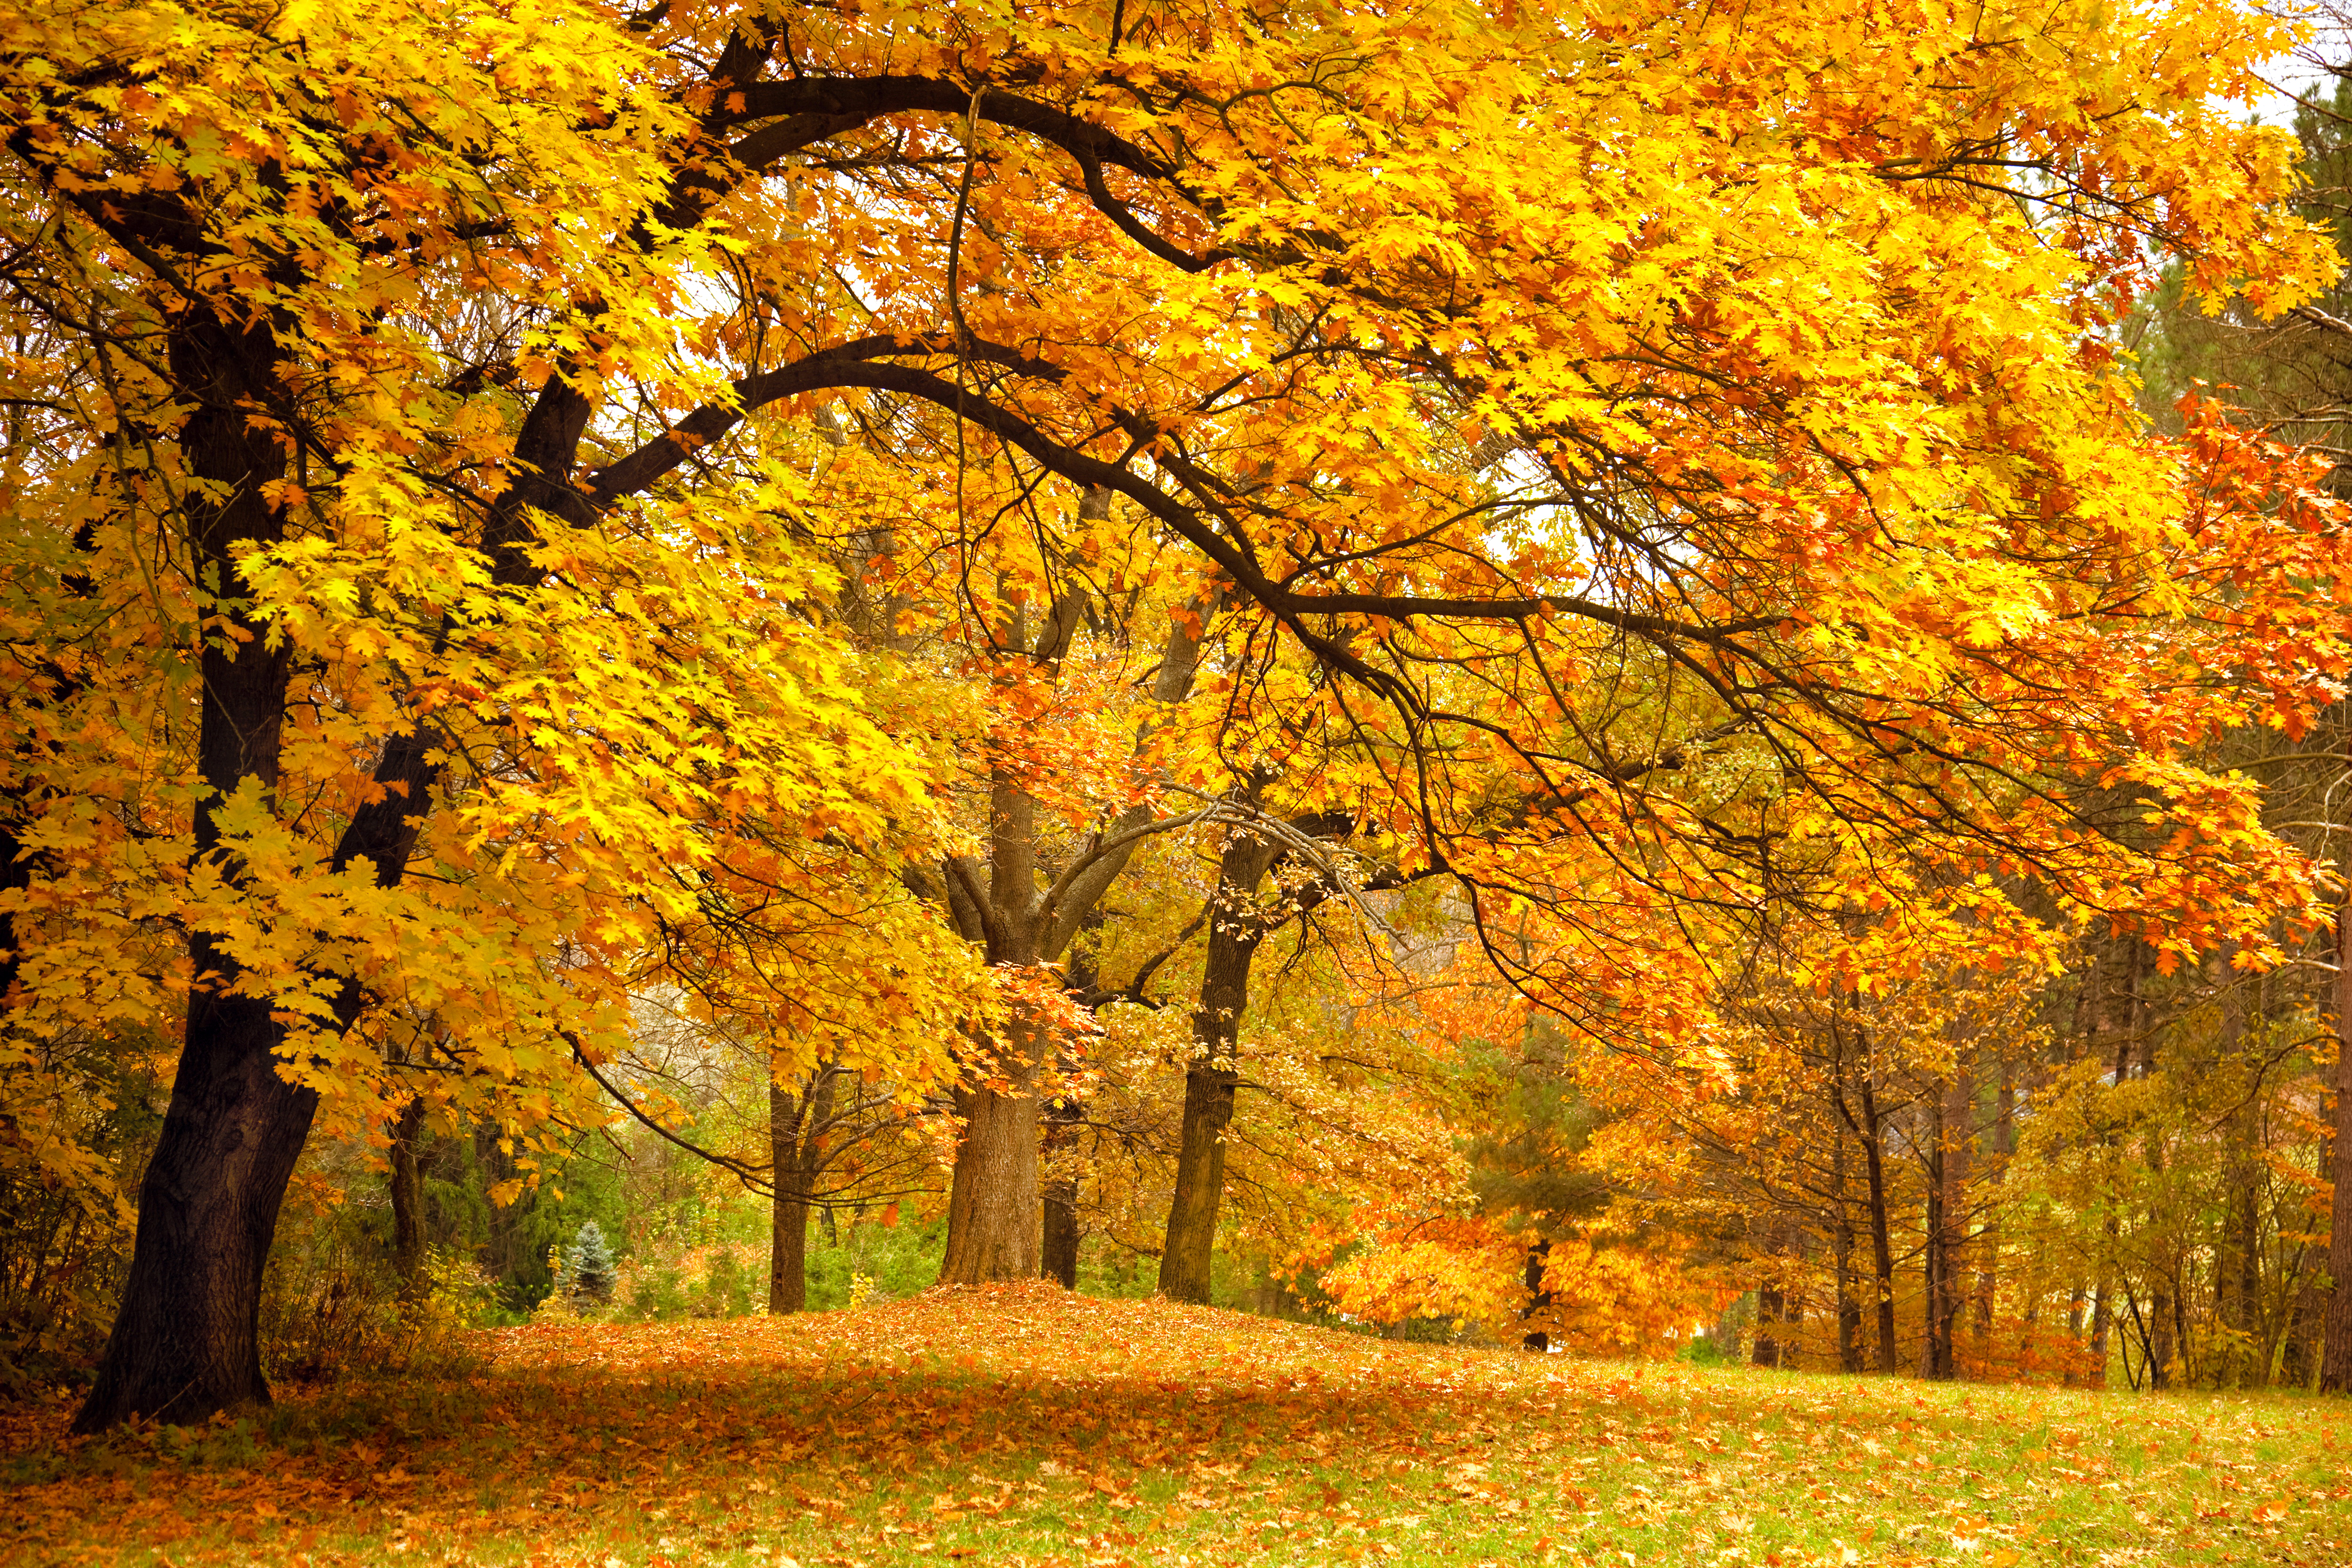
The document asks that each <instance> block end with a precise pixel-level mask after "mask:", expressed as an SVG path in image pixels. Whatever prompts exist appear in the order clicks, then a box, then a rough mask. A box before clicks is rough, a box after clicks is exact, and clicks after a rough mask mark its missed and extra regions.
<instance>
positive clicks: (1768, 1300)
mask: <svg viewBox="0 0 2352 1568" xmlns="http://www.w3.org/2000/svg"><path fill="white" fill-rule="evenodd" d="M1787 1300H1788V1295H1787V1292H1785V1291H1784V1290H1782V1289H1781V1288H1780V1281H1779V1280H1778V1279H1773V1280H1769V1281H1768V1282H1766V1283H1765V1284H1762V1285H1759V1286H1758V1287H1757V1289H1756V1343H1755V1345H1754V1346H1753V1347H1752V1348H1751V1349H1750V1351H1749V1352H1748V1364H1749V1365H1751V1366H1779V1365H1780V1333H1779V1329H1780V1317H1781V1313H1782V1311H1783V1310H1784V1308H1785V1306H1786V1303H1787Z"/></svg>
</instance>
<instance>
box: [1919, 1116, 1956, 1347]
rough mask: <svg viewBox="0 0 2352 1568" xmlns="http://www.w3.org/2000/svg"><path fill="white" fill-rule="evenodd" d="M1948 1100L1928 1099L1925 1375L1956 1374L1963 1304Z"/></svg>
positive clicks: (1922, 1256)
mask: <svg viewBox="0 0 2352 1568" xmlns="http://www.w3.org/2000/svg"><path fill="white" fill-rule="evenodd" d="M1945 1099H1946V1096H1945V1094H1943V1093H1941V1092H1939V1093H1937V1095H1936V1096H1934V1097H1933V1098H1932V1099H1931V1100H1929V1102H1928V1103H1929V1105H1930V1106H1931V1107H1932V1110H1931V1111H1930V1118H1931V1120H1930V1121H1929V1125H1928V1135H1927V1226H1926V1228H1925V1234H1924V1235H1923V1236H1922V1237H1921V1238H1920V1239H1921V1247H1920V1261H1921V1265H1922V1268H1923V1269H1924V1272H1925V1276H1926V1279H1925V1284H1926V1287H1927V1289H1926V1297H1925V1300H1924V1304H1923V1310H1924V1312H1925V1314H1926V1319H1927V1321H1926V1325H1925V1326H1926V1329H1927V1332H1926V1334H1925V1336H1924V1337H1923V1339H1922V1342H1921V1343H1920V1346H1919V1375H1920V1376H1921V1377H1927V1378H1948V1377H1950V1376H1951V1375H1952V1319H1953V1316H1954V1314H1955V1313H1956V1312H1957V1311H1958V1307H1959V1303H1958V1300H1955V1299H1954V1295H1953V1290H1952V1246H1951V1242H1952V1221H1951V1193H1950V1190H1949V1189H1948V1187H1947V1185H1946V1184H1945V1177H1946V1174H1947V1173H1948V1168H1949V1165H1950V1153H1951V1151H1950V1145H1949V1136H1948V1124H1947V1122H1946V1120H1945V1115H1944V1110H1945Z"/></svg>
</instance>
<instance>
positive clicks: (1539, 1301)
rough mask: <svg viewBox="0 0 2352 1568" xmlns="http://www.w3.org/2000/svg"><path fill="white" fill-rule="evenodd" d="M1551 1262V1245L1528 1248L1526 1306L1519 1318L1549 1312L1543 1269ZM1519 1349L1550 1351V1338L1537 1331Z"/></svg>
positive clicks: (1547, 1291) (1548, 1293) (1539, 1244)
mask: <svg viewBox="0 0 2352 1568" xmlns="http://www.w3.org/2000/svg"><path fill="white" fill-rule="evenodd" d="M1550 1261H1551V1243H1550V1242H1549V1241H1548V1240H1547V1241H1538V1242H1537V1243H1535V1244H1534V1245H1533V1246H1531V1247H1528V1274H1527V1287H1528V1305H1527V1309H1526V1310H1524V1311H1523V1312H1521V1313H1520V1314H1519V1315H1520V1316H1521V1317H1526V1318H1531V1317H1534V1316H1536V1315H1537V1314H1538V1313H1542V1312H1549V1310H1551V1292H1550V1291H1549V1290H1547V1289H1544V1268H1545V1266H1546V1265H1547V1264H1549V1262H1550ZM1519 1345H1520V1348H1521V1349H1523V1350H1531V1351H1546V1352H1549V1350H1550V1349H1551V1336H1550V1335H1549V1334H1548V1333H1546V1332H1545V1331H1543V1330H1541V1329H1538V1330H1536V1331H1534V1332H1532V1333H1530V1334H1528V1336H1527V1337H1526V1338H1524V1339H1522V1340H1521V1341H1520V1342H1519Z"/></svg>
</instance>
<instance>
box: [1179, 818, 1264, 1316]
mask: <svg viewBox="0 0 2352 1568" xmlns="http://www.w3.org/2000/svg"><path fill="white" fill-rule="evenodd" d="M1274 858H1275V850H1274V847H1273V846H1272V845H1270V844H1268V843H1265V841H1263V840H1261V839H1257V838H1255V837H1250V836H1248V835H1247V834H1245V833H1243V832H1241V831H1239V830H1235V831H1234V832H1233V833H1232V835H1231V836H1230V837H1227V839H1226V840H1225V847H1224V853H1223V857H1222V858H1220V859H1219V862H1218V866H1217V887H1216V891H1215V892H1214V893H1213V895H1212V897H1213V900H1214V907H1213V910H1212V911H1211V913H1210V916H1209V948H1208V953H1207V956H1206V958H1205V960H1204V962H1203V963H1202V971H1201V1000H1200V1005H1198V1006H1197V1007H1195V1008H1194V1009H1193V1010H1192V1063H1191V1065H1190V1066H1189V1067H1188V1068H1186V1070H1185V1073H1184V1127H1183V1142H1182V1144H1181V1147H1180V1148H1179V1149H1178V1152H1177V1155H1176V1192H1175V1195H1174V1197H1173V1198H1172V1199H1171V1202H1170V1204H1169V1206H1168V1235H1167V1240H1166V1244H1165V1245H1164V1246H1163V1247H1161V1249H1160V1294H1161V1295H1162V1296H1165V1297H1166V1298H1168V1300H1171V1301H1206V1300H1208V1299H1209V1268H1210V1262H1211V1259H1212V1258H1213V1256H1214V1253H1215V1248H1216V1243H1217V1208H1218V1205H1220V1204H1221V1203H1222V1202H1223V1198H1224V1192H1225V1129H1226V1127H1227V1126H1229V1125H1230V1124H1231V1123H1232V1121H1233V1119H1234V1084H1235V1083H1236V1082H1237V1081H1238V1080H1239V1078H1240V1075H1239V1074H1238V1073H1237V1072H1235V1071H1234V1065H1233V1064H1234V1047H1235V1045H1236V1043H1237V1041H1238V1040H1239V1038H1240V1035H1241V1023H1242V1015H1243V1013H1244V1011H1245V1010H1246V1009H1247V1008H1248V1006H1249V972H1250V963H1251V961H1252V960H1253V959H1255V957H1256V956H1257V949H1258V944H1259V943H1260V942H1264V941H1265V932H1266V927H1265V921H1264V919H1263V917H1261V916H1260V914H1259V913H1258V911H1257V910H1256V909H1255V906H1254V905H1253V904H1252V902H1251V899H1252V896H1253V895H1254V894H1255V892H1256V890H1257V885H1258V883H1259V882H1261V881H1263V880H1264V879H1265V873H1266V869H1267V868H1269V867H1270V866H1272V865H1273V864H1274Z"/></svg>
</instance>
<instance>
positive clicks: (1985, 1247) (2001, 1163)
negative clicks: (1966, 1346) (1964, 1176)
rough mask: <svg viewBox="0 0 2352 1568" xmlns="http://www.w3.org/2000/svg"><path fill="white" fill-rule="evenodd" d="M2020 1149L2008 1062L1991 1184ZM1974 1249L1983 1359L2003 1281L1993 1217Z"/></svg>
mask: <svg viewBox="0 0 2352 1568" xmlns="http://www.w3.org/2000/svg"><path fill="white" fill-rule="evenodd" d="M2016 1152H2017V1079H2016V1078H2015V1077H2014V1076H2013V1075H2012V1074H2011V1070H2010V1068H2009V1065H2008V1064H2007V1063H2006V1062H2004V1063H2002V1064H2001V1068H2000V1089H1997V1090H1996V1091H1995V1092H1994V1099H1993V1121H1992V1153H1993V1158H1992V1163H1991V1169H1990V1170H1989V1171H1987V1172H1986V1173H1985V1181H1986V1182H1987V1184H1990V1185H1992V1186H1995V1187H1998V1186H2000V1184H2002V1183H2004V1182H2006V1181H2007V1180H2008V1179H2009V1162H2010V1157H2011V1155H2012V1154H2014V1153H2016ZM1969 1245H1970V1249H1971V1250H1972V1251H1974V1252H1975V1254H1976V1292H1975V1306H1974V1310H1973V1312H1972V1313H1971V1318H1970V1326H1971V1328H1972V1330H1973V1331H1974V1337H1975V1340H1976V1353H1977V1355H1978V1357H1979V1360H1980V1361H1981V1360H1983V1359H1985V1358H1988V1357H1990V1355H1991V1353H1992V1319H1993V1309H1994V1307H1995V1305H1996V1304H1997V1301H1996V1297H1997V1295H1998V1293H1999V1291H2000V1279H1999V1276H1998V1272H1997V1268H1996V1265H1997V1263H1998V1260H1999V1259H2000V1234H1999V1232H1998V1231H1996V1230H1995V1229H1994V1227H1993V1222H1992V1221H1991V1220H1990V1219H1988V1220H1986V1222H1985V1223H1984V1224H1983V1225H1981V1226H1978V1227H1977V1232H1976V1235H1975V1236H1974V1237H1970V1238H1969Z"/></svg>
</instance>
